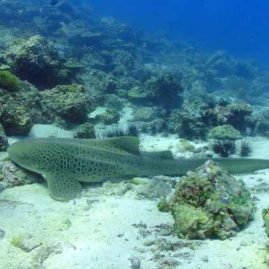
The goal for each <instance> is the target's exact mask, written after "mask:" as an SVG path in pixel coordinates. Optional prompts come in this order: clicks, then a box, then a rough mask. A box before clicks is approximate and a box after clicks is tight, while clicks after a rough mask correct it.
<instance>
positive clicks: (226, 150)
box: [208, 124, 241, 157]
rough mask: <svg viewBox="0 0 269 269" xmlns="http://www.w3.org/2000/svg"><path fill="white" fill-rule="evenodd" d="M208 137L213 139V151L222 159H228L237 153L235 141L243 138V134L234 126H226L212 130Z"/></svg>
mask: <svg viewBox="0 0 269 269" xmlns="http://www.w3.org/2000/svg"><path fill="white" fill-rule="evenodd" d="M208 137H209V138H211V139H213V145H212V148H213V151H214V152H215V153H219V154H220V155H221V156H222V157H228V156H229V155H230V154H233V153H235V150H236V145H235V140H238V139H240V138H241V134H240V132H239V131H238V130H236V129H235V128H234V127H233V126H232V125H229V124H225V125H219V126H216V127H214V128H212V129H211V130H210V132H209V134H208Z"/></svg>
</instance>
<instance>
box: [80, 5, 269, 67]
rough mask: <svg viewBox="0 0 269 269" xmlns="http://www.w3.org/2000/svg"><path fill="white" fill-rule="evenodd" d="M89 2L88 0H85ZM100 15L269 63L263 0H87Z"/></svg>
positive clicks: (268, 18) (268, 20)
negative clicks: (113, 17)
mask: <svg viewBox="0 0 269 269" xmlns="http://www.w3.org/2000/svg"><path fill="white" fill-rule="evenodd" d="M84 1H87V2H89V0H84ZM90 3H91V4H92V5H93V7H94V9H95V10H96V11H97V12H98V13H99V14H101V15H106V16H107V15H108V16H115V17H117V18H119V19H120V20H122V21H124V22H127V23H129V24H131V25H133V26H135V27H138V28H139V29H142V30H150V31H160V30H164V31H166V32H168V33H169V34H170V36H171V37H173V38H177V39H179V40H182V41H187V42H189V43H190V44H191V45H195V46H197V47H200V48H202V49H204V50H208V51H213V50H216V49H217V50H219V49H220V50H226V51H228V52H229V53H231V54H233V55H234V56H237V57H244V58H254V59H256V60H257V61H259V62H261V63H263V64H266V65H269V49H268V48H269V35H268V34H269V2H268V1H266V0H113V1H108V0H90Z"/></svg>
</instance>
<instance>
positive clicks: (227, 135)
mask: <svg viewBox="0 0 269 269" xmlns="http://www.w3.org/2000/svg"><path fill="white" fill-rule="evenodd" d="M208 137H209V138H212V139H216V140H237V139H240V138H241V134H240V132H239V131H238V130H236V129H235V128H234V127H233V126H231V125H229V124H225V125H220V126H216V127H214V128H213V129H211V131H210V132H209V135H208Z"/></svg>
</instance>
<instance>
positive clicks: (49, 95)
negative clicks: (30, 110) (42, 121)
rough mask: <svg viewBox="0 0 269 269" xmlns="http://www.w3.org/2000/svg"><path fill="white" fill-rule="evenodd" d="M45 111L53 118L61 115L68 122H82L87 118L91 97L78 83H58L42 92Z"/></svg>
mask: <svg viewBox="0 0 269 269" xmlns="http://www.w3.org/2000/svg"><path fill="white" fill-rule="evenodd" d="M42 97H43V99H42V104H43V107H44V109H45V110H44V113H45V114H46V115H49V117H51V118H55V117H57V116H58V117H60V118H63V119H64V120H65V121H67V122H71V123H82V122H85V121H86V120H87V112H88V108H89V106H90V98H89V96H88V95H87V92H86V90H85V89H84V88H83V87H82V86H81V85H77V84H72V85H58V86H56V87H55V88H53V89H51V90H45V91H43V92H42Z"/></svg>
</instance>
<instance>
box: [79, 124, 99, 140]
mask: <svg viewBox="0 0 269 269" xmlns="http://www.w3.org/2000/svg"><path fill="white" fill-rule="evenodd" d="M74 138H95V129H94V125H93V124H91V123H89V122H86V123H84V124H81V125H80V126H79V128H78V129H77V130H76V131H75V133H74Z"/></svg>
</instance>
